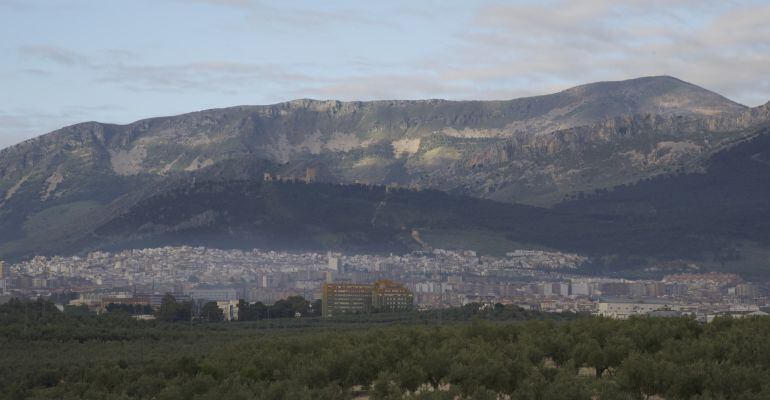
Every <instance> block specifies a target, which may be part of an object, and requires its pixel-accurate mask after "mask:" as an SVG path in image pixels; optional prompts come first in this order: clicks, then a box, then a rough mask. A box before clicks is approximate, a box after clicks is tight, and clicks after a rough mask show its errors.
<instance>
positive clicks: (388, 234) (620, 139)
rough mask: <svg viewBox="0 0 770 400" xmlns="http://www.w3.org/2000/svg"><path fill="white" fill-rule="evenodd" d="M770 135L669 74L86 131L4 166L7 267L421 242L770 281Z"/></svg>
mask: <svg viewBox="0 0 770 400" xmlns="http://www.w3.org/2000/svg"><path fill="white" fill-rule="evenodd" d="M769 122H770V103H768V104H765V105H763V106H759V107H754V108H749V107H746V106H743V105H740V104H737V103H735V102H733V101H731V100H729V99H726V98H724V97H722V96H720V95H718V94H716V93H714V92H711V91H708V90H706V89H703V88H700V87H698V86H695V85H692V84H689V83H686V82H684V81H681V80H678V79H676V78H672V77H668V76H659V77H645V78H638V79H632V80H627V81H619V82H599V83H593V84H588V85H583V86H578V87H575V88H572V89H568V90H565V91H563V92H559V93H556V94H551V95H545V96H536V97H528V98H521V99H515V100H510V101H446V100H421V101H396V100H394V101H373V102H339V101H317V100H295V101H290V102H286V103H279V104H275V105H268V106H240V107H231V108H225V109H215V110H206V111H200V112H194V113H190V114H184V115H179V116H173V117H162V118H152V119H147V120H141V121H137V122H134V123H131V124H128V125H115V124H103V123H97V122H86V123H81V124H76V125H73V126H69V127H65V128H62V129H59V130H57V131H54V132H51V133H48V134H46V135H42V136H40V137H37V138H34V139H30V140H27V141H25V142H22V143H19V144H17V145H15V146H11V147H9V148H6V149H3V150H2V151H0V192H1V193H2V195H0V257H4V258H8V259H17V258H23V257H29V256H32V255H36V254H59V253H77V252H82V251H86V250H93V249H99V248H118V247H131V246H152V245H159V244H184V243H198V244H208V245H216V246H220V247H221V246H235V247H249V246H251V247H256V245H259V246H272V247H276V246H283V247H292V246H293V247H295V248H316V249H324V248H329V249H338V250H340V249H341V250H350V251H353V250H355V251H388V250H406V249H410V248H415V246H418V247H419V246H420V245H419V243H417V242H416V241H415V240H413V237H412V232H413V231H414V230H417V231H420V232H423V234H422V235H423V236H424V237H426V238H430V239H429V241H430V240H433V241H435V242H436V243H435V244H436V245H442V246H444V245H445V246H451V245H455V246H463V245H465V246H467V247H473V246H476V247H481V248H488V250H489V252H492V253H494V252H501V251H503V252H504V250H506V249H510V248H513V247H515V246H522V245H527V246H535V247H537V246H540V247H547V248H554V249H563V250H569V251H576V252H581V253H585V254H590V255H592V256H593V257H594V258H595V259H596V260H604V261H602V262H599V263H597V265H598V266H597V268H605V269H606V268H614V267H613V265H612V264H613V263H615V264H617V268H621V269H622V268H626V267H629V268H630V266H633V267H640V268H642V267H643V268H649V267H650V265H653V264H656V263H658V262H662V261H666V260H674V259H684V260H701V262H703V263H704V265H710V266H714V268H721V269H730V268H742V270H743V269H747V270H750V271H754V272H755V271H761V270H764V269H765V268H766V269H767V270H768V271H770V265H756V266H753V267H746V266H745V265H746V264H747V263H753V262H754V261H750V260H755V259H762V257H763V254H766V253H764V249H765V248H770V243H767V241H766V239H764V238H767V237H770V231H769V230H768V229H767V227H766V226H765V224H764V222H762V221H763V220H762V219H761V218H765V217H767V216H768V214H767V210H768V209H770V206H769V205H768V203H767V198H768V196H767V195H768V194H770V193H766V190H765V189H764V187H768V186H770V185H766V184H767V183H769V182H767V179H768V178H767V177H768V176H770V170H768V169H767V168H768V167H770V161H768V160H770V157H768V147H770V145H768V140H767V135H768V133H767V126H768V123H769ZM265 178H267V181H265ZM762 185H764V186H762ZM725 192H727V193H725ZM298 199H300V200H298ZM301 199H305V200H301ZM311 200H312V201H311ZM345 210H351V213H350V214H349V215H346V214H345ZM353 210H355V212H353ZM236 216H237V217H236ZM375 217H376V218H375ZM757 218H760V219H757ZM764 220H767V219H766V218H765V219H764ZM372 221H374V222H372ZM522 224H524V225H526V226H523V225H522ZM710 224H711V225H710ZM743 224H748V225H743ZM655 235H659V236H660V237H661V240H660V241H659V243H660V246H658V247H657V248H656V246H655V245H654V243H656V240H655V239H654V238H653V237H654V236H655ZM762 235H764V236H762ZM236 238H237V240H236ZM292 238H294V239H295V240H294V242H293V243H292ZM458 238H462V239H461V240H458ZM589 238H590V240H589ZM463 241H465V242H463ZM633 243H636V244H633ZM749 253H751V254H749ZM767 259H768V258H765V261H764V262H765V264H769V263H770V261H767ZM760 264H761V263H760ZM752 265H753V264H752ZM752 273H753V272H752Z"/></svg>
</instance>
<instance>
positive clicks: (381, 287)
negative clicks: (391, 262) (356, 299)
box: [372, 280, 414, 311]
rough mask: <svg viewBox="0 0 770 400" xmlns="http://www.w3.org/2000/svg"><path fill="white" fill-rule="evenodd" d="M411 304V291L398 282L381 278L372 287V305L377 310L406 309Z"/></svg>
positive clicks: (409, 307) (410, 307)
mask: <svg viewBox="0 0 770 400" xmlns="http://www.w3.org/2000/svg"><path fill="white" fill-rule="evenodd" d="M413 304H414V295H412V291H411V290H409V289H407V288H406V287H405V286H404V285H402V284H400V283H396V282H393V281H389V280H381V281H377V282H375V283H374V285H373V287H372V307H373V308H374V309H375V310H377V311H407V310H411V309H412V305H413Z"/></svg>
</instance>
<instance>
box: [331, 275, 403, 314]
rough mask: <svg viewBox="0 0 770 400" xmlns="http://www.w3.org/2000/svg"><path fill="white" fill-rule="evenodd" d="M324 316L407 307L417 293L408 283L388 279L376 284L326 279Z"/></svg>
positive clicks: (395, 309) (400, 309) (396, 309)
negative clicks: (408, 287)
mask: <svg viewBox="0 0 770 400" xmlns="http://www.w3.org/2000/svg"><path fill="white" fill-rule="evenodd" d="M322 301H323V316H324V317H331V316H335V315H340V314H361V313H369V312H372V311H407V310H411V309H412V306H413V304H414V295H413V294H412V292H411V291H410V290H409V289H407V288H406V287H405V286H404V285H402V284H400V283H396V282H393V281H388V280H381V281H377V282H375V283H374V284H363V283H324V285H323V300H322Z"/></svg>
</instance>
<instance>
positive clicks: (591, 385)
mask: <svg viewBox="0 0 770 400" xmlns="http://www.w3.org/2000/svg"><path fill="white" fill-rule="evenodd" d="M0 319H2V325H0V389H2V390H0V396H1V397H2V398H9V399H21V398H24V399H105V398H118V399H153V398H154V399H223V398H228V399H253V398H256V399H351V398H371V399H399V398H411V399H455V398H461V399H495V398H511V399H591V398H592V396H599V398H603V399H642V398H646V397H647V396H650V395H655V394H657V395H661V396H663V397H665V398H667V399H690V398H693V399H727V398H730V399H767V398H768V396H770V369H769V368H770V340H768V338H770V319H767V318H765V319H745V320H731V319H721V320H717V321H715V322H713V323H711V324H709V325H701V324H698V323H697V322H695V321H694V320H690V319H652V318H650V319H648V318H640V319H634V320H629V321H614V320H607V319H597V318H591V317H581V316H576V315H556V316H552V317H548V316H545V315H542V314H537V313H531V312H526V311H523V310H520V309H515V308H510V307H503V306H497V307H494V308H489V309H486V310H480V309H479V308H478V307H476V306H475V305H472V306H468V307H465V308H463V309H453V310H447V311H443V312H441V313H438V312H432V313H409V314H380V315H372V316H351V317H348V318H344V319H339V320H322V319H307V320H305V319H285V320H271V321H257V322H232V323H200V322H196V323H192V324H190V323H162V322H157V321H152V322H139V321H134V320H132V319H131V318H128V317H127V316H125V315H119V314H118V315H114V314H113V315H106V316H99V317H94V316H88V317H73V316H69V315H65V314H62V313H59V312H57V311H56V310H55V308H53V306H52V305H51V304H47V303H43V302H36V303H26V304H25V303H19V302H13V303H11V304H7V305H3V306H0Z"/></svg>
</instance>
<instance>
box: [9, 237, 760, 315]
mask: <svg viewBox="0 0 770 400" xmlns="http://www.w3.org/2000/svg"><path fill="white" fill-rule="evenodd" d="M586 261H587V259H586V258H585V257H581V256H579V255H575V254H565V253H558V252H547V251H540V250H515V251H512V252H510V253H508V254H507V255H506V257H504V258H496V257H489V256H479V255H477V254H476V253H475V252H474V251H470V250H468V251H450V250H441V249H436V250H433V251H431V252H413V253H409V254H404V255H390V256H379V255H342V254H337V253H331V252H330V253H326V254H321V253H286V252H276V251H262V250H257V249H255V250H252V251H241V250H218V249H212V248H202V247H187V246H183V247H163V248H154V249H141V250H125V251H121V252H116V253H109V252H92V253H89V254H87V255H86V256H83V257H80V256H71V257H60V256H57V257H51V258H46V257H36V258H34V259H32V260H29V261H24V262H20V263H16V264H13V265H8V264H4V265H3V268H2V271H0V272H2V276H1V277H0V278H2V279H0V291H2V292H1V293H2V296H3V298H4V299H6V301H7V300H8V299H10V298H12V297H18V298H38V297H42V298H48V299H52V300H53V301H54V302H55V303H57V305H58V306H59V307H60V308H61V309H63V308H64V307H65V306H69V307H79V308H80V309H83V308H84V307H87V308H88V309H89V311H91V312H96V313H103V312H106V311H108V310H109V309H111V307H110V305H113V307H112V308H114V305H119V304H123V305H132V306H136V305H141V306H149V307H150V308H151V309H153V310H157V308H158V307H160V305H161V302H162V299H163V296H164V295H166V294H171V295H173V297H174V299H176V300H177V301H188V302H190V303H192V304H194V305H195V306H196V309H197V310H200V309H201V308H202V307H203V305H204V304H205V303H206V302H216V303H217V304H218V306H219V308H221V309H222V311H223V312H224V318H225V319H228V320H229V319H238V308H239V304H240V308H243V307H245V305H246V304H255V303H261V304H264V305H270V304H274V303H276V302H277V301H280V300H286V299H289V298H295V297H301V298H303V299H305V300H306V301H307V302H308V304H309V308H310V310H309V311H306V312H310V313H311V314H312V313H320V310H312V307H313V302H315V301H316V300H322V299H323V297H324V293H325V291H324V288H325V287H331V286H329V285H337V286H339V287H343V288H344V287H346V286H345V285H348V286H349V287H351V288H352V287H355V285H367V284H375V283H376V282H391V283H393V284H397V285H402V286H403V288H405V292H404V293H408V297H404V298H403V299H407V300H408V302H409V303H411V304H410V305H411V306H413V307H414V308H416V309H418V310H430V309H441V308H447V307H459V306H463V305H467V304H472V303H473V304H488V305H490V306H492V305H494V304H504V305H515V306H517V307H520V308H522V309H525V310H533V311H543V312H556V313H559V312H565V311H569V312H575V313H585V314H593V315H601V316H606V317H611V318H618V319H626V318H628V317H630V316H632V315H639V314H651V315H659V316H682V315H684V316H693V317H694V318H696V319H697V320H699V321H703V322H708V321H711V320H712V319H713V318H714V317H715V316H718V315H732V316H736V317H742V316H753V315H767V314H766V311H768V308H767V306H768V297H767V293H768V288H767V285H766V284H765V283H754V282H745V281H743V280H742V279H741V277H740V276H738V275H735V274H727V273H701V272H699V271H697V270H693V271H692V272H682V271H681V270H680V272H679V273H672V274H668V275H665V276H663V277H662V279H660V280H628V279H620V278H607V277H599V276H587V275H585V273H582V272H581V268H580V267H581V265H582V264H583V263H585V262H586ZM691 268H694V267H691ZM340 285H341V286H340ZM403 299H401V300H403ZM316 307H321V305H320V304H317V305H316ZM373 310H374V309H373V308H371V307H370V308H367V309H363V308H362V309H357V308H355V307H354V308H351V309H349V310H344V311H352V312H364V311H373ZM139 311H141V310H139ZM139 311H137V313H138V314H140V315H137V318H140V317H144V318H152V315H151V314H152V313H151V312H139ZM146 311H150V310H149V309H148V310H146ZM303 311H305V310H304V309H303ZM145 314H146V315H145ZM301 314H302V313H298V315H296V316H297V317H301V316H302V315H301ZM329 314H331V313H329Z"/></svg>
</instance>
